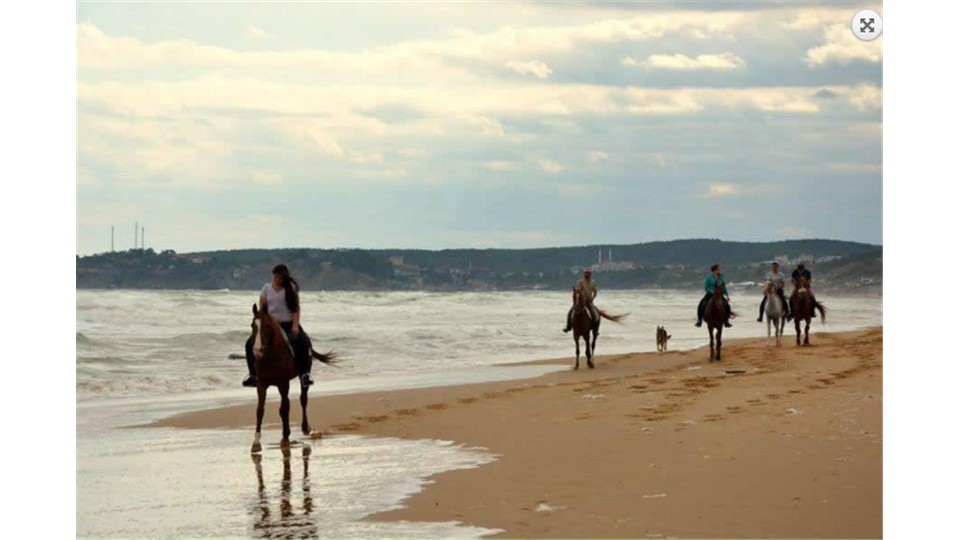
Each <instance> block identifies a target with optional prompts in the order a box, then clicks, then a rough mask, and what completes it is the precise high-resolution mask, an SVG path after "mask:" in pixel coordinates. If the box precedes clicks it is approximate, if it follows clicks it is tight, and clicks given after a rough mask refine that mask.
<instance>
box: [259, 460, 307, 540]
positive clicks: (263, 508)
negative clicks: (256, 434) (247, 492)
mask: <svg viewBox="0 0 960 540" xmlns="http://www.w3.org/2000/svg"><path fill="white" fill-rule="evenodd" d="M312 450H313V448H312V447H311V446H310V444H309V443H304V445H303V452H302V456H303V480H301V484H300V493H301V495H302V501H301V505H300V506H301V508H300V510H299V511H298V510H296V509H295V508H294V503H293V502H292V501H291V498H292V496H291V495H292V491H293V480H292V476H293V475H292V473H291V463H290V462H291V456H292V452H291V450H290V448H289V447H281V448H280V451H281V452H282V453H283V479H282V480H281V481H280V501H279V503H280V504H279V505H277V504H276V503H277V501H275V500H273V501H271V497H270V494H269V493H268V492H267V487H266V485H265V484H264V482H263V466H262V465H261V462H262V460H263V457H262V456H261V455H260V454H251V459H253V466H254V469H256V471H257V493H258V497H257V503H256V505H255V508H253V512H252V514H253V516H254V517H255V519H256V521H255V522H254V524H253V530H254V532H255V534H256V535H257V536H259V537H261V538H316V537H317V536H318V530H317V524H316V523H315V522H314V518H313V516H312V514H313V497H312V496H311V495H310V453H311V451H312ZM277 507H279V511H280V513H279V515H276V514H275V511H276V509H277Z"/></svg>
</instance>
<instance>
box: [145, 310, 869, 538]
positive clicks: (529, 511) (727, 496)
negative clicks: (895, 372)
mask: <svg viewBox="0 0 960 540" xmlns="http://www.w3.org/2000/svg"><path fill="white" fill-rule="evenodd" d="M787 337H788V338H789V339H785V340H784V346H783V347H782V348H779V349H778V348H775V347H772V346H770V345H769V344H768V342H767V340H766V339H746V340H729V341H727V342H725V343H724V350H723V354H724V357H723V360H722V361H721V362H719V363H710V362H708V358H707V356H708V351H707V350H706V349H698V350H694V351H684V352H667V353H637V354H624V355H615V356H603V355H601V356H599V357H598V358H597V360H596V362H597V367H596V369H593V370H589V369H586V366H585V364H584V362H583V360H582V359H581V369H580V370H579V371H573V370H569V371H562V372H558V373H550V374H547V375H544V376H542V377H539V378H536V379H527V380H522V381H508V382H496V383H483V384H473V385H464V386H452V387H443V388H427V389H416V390H404V391H395V392H377V393H368V394H354V395H344V396H331V397H321V398H314V399H312V400H311V402H310V410H309V414H310V416H311V421H312V423H313V427H314V429H322V430H324V432H325V434H329V435H336V434H342V433H350V434H358V433H359V434H370V435H383V436H392V437H404V438H413V439H424V438H428V439H443V440H450V441H454V442H456V443H460V444H464V445H466V446H471V447H484V448H487V449H489V451H490V452H492V453H494V454H496V455H497V456H498V459H497V460H496V461H495V462H493V463H490V464H488V465H484V466H482V467H480V468H478V469H471V470H462V471H454V472H448V473H442V474H440V475H437V476H436V477H434V480H435V483H433V484H431V485H429V486H427V488H426V489H425V490H424V491H422V492H421V493H419V494H417V495H414V496H413V497H411V498H410V499H408V500H407V501H406V502H405V506H406V508H404V509H401V510H395V511H391V512H386V513H381V514H377V515H374V516H369V517H368V518H367V519H369V520H406V521H457V522H461V523H463V524H467V525H474V526H478V527H485V528H491V529H502V530H503V531H504V533H503V536H506V537H549V538H557V537H578V538H582V537H617V538H648V537H649V538H656V537H661V536H662V537H671V536H673V537H693V538H717V537H739V538H797V537H802V538H828V537H829V538H836V537H843V538H880V537H882V535H883V529H882V525H883V516H882V510H883V489H882V486H883V483H882V476H883V470H882V464H883V460H882V458H883V445H882V434H883V432H882V427H883V424H882V408H883V399H882V383H883V375H882V351H883V330H882V329H880V328H876V329H870V330H864V331H857V332H846V333H836V334H830V333H816V334H814V335H812V336H811V341H812V345H811V346H809V347H796V346H795V345H794V343H793V340H792V337H790V336H787ZM601 339H602V338H601ZM599 348H600V350H601V351H602V342H601V343H600V345H599ZM547 362H549V363H558V362H559V363H562V364H564V365H568V366H570V367H572V365H573V358H572V347H571V357H570V358H564V359H560V360H548V361H543V362H541V363H547ZM318 375H320V376H319V377H317V379H318V384H323V382H322V371H321V372H318ZM272 395H274V396H275V395H276V394H275V391H273V393H272ZM292 405H293V406H292V408H291V409H292V412H291V421H292V424H293V425H292V427H293V429H294V434H295V436H296V434H297V433H298V432H299V429H298V426H299V418H300V415H299V406H298V404H297V403H296V401H293V403H292ZM276 409H277V407H276V401H275V400H273V401H271V402H270V404H269V405H268V410H267V414H266V417H265V422H267V424H266V425H265V428H264V441H265V442H273V441H274V440H275V439H278V438H279V430H278V424H279V418H278V414H277V412H276ZM253 421H254V401H253V400H252V401H251V404H250V405H244V406H238V407H229V408H223V409H216V410H210V411H200V412H194V413H188V414H183V415H178V416H175V417H172V418H169V419H166V420H164V421H162V422H160V423H159V424H158V425H163V426H171V427H181V428H217V427H240V426H252V424H253ZM251 438H252V429H251Z"/></svg>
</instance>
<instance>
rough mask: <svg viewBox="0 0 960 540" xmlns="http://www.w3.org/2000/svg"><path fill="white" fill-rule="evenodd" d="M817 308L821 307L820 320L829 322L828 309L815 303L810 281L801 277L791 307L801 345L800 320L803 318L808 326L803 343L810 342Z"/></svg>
mask: <svg viewBox="0 0 960 540" xmlns="http://www.w3.org/2000/svg"><path fill="white" fill-rule="evenodd" d="M817 308H820V322H822V323H826V322H827V313H826V312H827V309H826V308H825V307H823V306H822V305H821V304H820V303H814V301H813V296H812V295H811V294H810V281H809V280H808V279H806V278H800V280H799V282H798V283H797V285H796V288H794V290H793V294H791V295H790V309H791V311H793V324H794V326H795V327H796V328H797V345H800V320H801V319H802V320H803V321H804V322H805V323H806V326H804V329H803V344H804V345H809V344H810V319H812V318H813V317H815V316H816V315H817V313H816V311H817Z"/></svg>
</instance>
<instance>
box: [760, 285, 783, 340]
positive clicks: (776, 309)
mask: <svg viewBox="0 0 960 540" xmlns="http://www.w3.org/2000/svg"><path fill="white" fill-rule="evenodd" d="M763 295H764V296H765V297H767V303H766V307H765V310H764V311H765V312H766V314H767V339H770V337H771V335H770V334H771V332H770V327H771V324H772V326H773V332H774V333H775V334H776V338H777V347H779V346H780V338H781V337H782V336H783V327H784V326H785V325H786V324H787V319H786V317H785V313H784V311H783V302H781V301H780V295H779V294H777V287H776V285H774V284H773V283H771V282H769V281H768V282H767V284H766V286H765V287H764V288H763Z"/></svg>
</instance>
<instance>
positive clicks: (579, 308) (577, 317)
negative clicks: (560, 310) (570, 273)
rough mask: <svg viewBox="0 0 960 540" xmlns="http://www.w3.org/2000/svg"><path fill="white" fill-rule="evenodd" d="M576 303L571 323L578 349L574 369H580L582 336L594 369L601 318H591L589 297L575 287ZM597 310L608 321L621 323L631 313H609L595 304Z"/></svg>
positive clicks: (590, 363) (588, 363) (589, 362)
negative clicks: (591, 335) (592, 319)
mask: <svg viewBox="0 0 960 540" xmlns="http://www.w3.org/2000/svg"><path fill="white" fill-rule="evenodd" d="M573 296H574V303H573V317H571V323H572V326H573V343H574V345H575V346H576V349H577V363H576V364H574V366H573V369H574V370H578V369H580V337H581V336H582V337H583V343H584V348H585V350H586V353H587V367H589V368H590V369H593V351H594V349H595V348H596V347H597V335H598V334H599V333H600V319H597V321H596V322H592V321H591V320H590V312H589V309H590V308H589V307H587V298H586V297H585V296H584V295H580V294H577V293H576V289H574V294H573ZM594 307H595V308H596V310H597V313H598V314H600V317H602V318H604V319H607V320H608V321H613V322H615V323H619V322H620V320H621V319H623V318H624V317H626V316H627V315H629V313H624V314H623V315H608V314H607V313H605V312H604V311H603V310H602V309H600V308H598V307H596V306H594ZM591 332H593V341H592V342H591V341H590V333H591Z"/></svg>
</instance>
